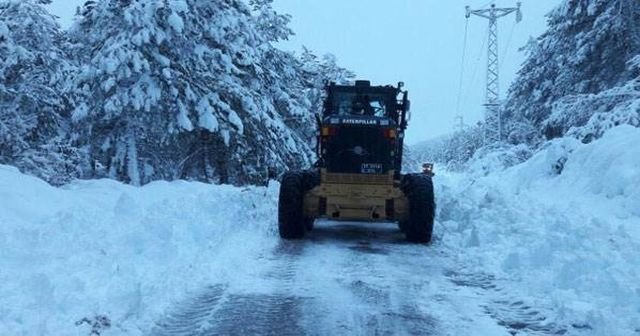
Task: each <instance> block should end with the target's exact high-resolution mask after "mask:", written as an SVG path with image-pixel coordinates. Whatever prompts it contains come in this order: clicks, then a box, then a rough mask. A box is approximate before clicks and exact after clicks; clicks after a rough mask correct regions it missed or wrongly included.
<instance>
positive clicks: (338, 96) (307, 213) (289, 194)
mask: <svg viewBox="0 0 640 336" xmlns="http://www.w3.org/2000/svg"><path fill="white" fill-rule="evenodd" d="M402 87H403V83H398V86H397V87H394V86H371V84H370V82H369V81H363V80H359V81H356V82H355V85H336V84H335V83H329V84H327V85H326V87H325V90H326V98H325V101H324V106H323V111H322V114H321V115H318V116H317V123H318V141H317V155H318V158H319V160H318V162H317V163H316V165H315V167H314V168H312V169H308V170H302V171H289V172H286V173H285V174H284V175H283V177H282V180H281V185H280V195H279V197H280V198H279V201H278V228H279V232H280V237H282V238H284V239H301V238H303V237H304V236H305V233H306V232H307V231H310V230H313V227H314V221H315V220H316V219H318V218H327V219H329V220H336V221H350V222H371V223H378V222H397V223H398V226H399V228H400V230H402V231H403V232H404V233H405V235H406V238H407V240H408V241H410V242H415V243H427V242H429V241H430V240H431V234H432V231H433V221H434V212H435V202H434V193H433V184H432V181H431V178H432V175H433V174H432V169H425V170H424V171H423V172H422V173H416V174H401V167H402V154H403V139H404V132H405V130H406V128H407V123H408V119H409V107H410V102H409V99H408V93H407V91H403V90H402ZM426 166H427V167H430V168H432V165H430V164H427V165H426Z"/></svg>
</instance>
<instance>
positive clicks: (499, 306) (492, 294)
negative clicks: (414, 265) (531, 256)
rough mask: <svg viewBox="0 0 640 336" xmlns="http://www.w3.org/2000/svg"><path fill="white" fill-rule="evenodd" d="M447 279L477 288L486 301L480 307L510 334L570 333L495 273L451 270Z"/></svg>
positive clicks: (550, 314)
mask: <svg viewBox="0 0 640 336" xmlns="http://www.w3.org/2000/svg"><path fill="white" fill-rule="evenodd" d="M445 276H446V277H447V278H448V279H449V281H451V282H452V283H453V284H455V285H456V286H461V287H468V288H475V289H477V291H476V294H477V295H478V296H479V297H481V298H482V299H483V301H486V302H485V303H482V305H481V307H482V308H483V309H484V312H485V313H486V314H487V315H489V316H490V317H491V318H493V319H494V320H496V322H497V324H498V325H500V326H502V327H504V328H505V329H507V332H509V334H511V335H564V334H566V333H567V331H568V329H567V327H564V326H560V325H557V324H556V323H554V322H550V321H548V317H547V316H552V315H554V314H553V312H552V311H550V310H549V309H545V308H544V307H537V308H536V307H533V306H532V305H529V304H527V303H526V302H525V301H524V300H522V299H519V298H517V294H518V293H517V292H516V291H514V290H513V289H512V288H509V287H510V283H509V282H507V281H504V280H500V279H497V278H496V277H495V276H494V275H492V274H484V273H458V272H453V271H449V272H447V273H445ZM576 329H579V328H576Z"/></svg>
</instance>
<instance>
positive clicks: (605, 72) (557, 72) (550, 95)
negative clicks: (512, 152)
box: [504, 0, 640, 141]
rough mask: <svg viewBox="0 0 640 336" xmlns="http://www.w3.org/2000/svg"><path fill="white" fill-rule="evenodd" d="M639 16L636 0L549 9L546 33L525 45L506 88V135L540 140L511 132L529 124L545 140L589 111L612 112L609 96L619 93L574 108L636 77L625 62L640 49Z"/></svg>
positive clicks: (571, 3)
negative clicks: (524, 54)
mask: <svg viewBox="0 0 640 336" xmlns="http://www.w3.org/2000/svg"><path fill="white" fill-rule="evenodd" d="M639 19H640V3H638V2H637V1H633V0H612V1H600V0H585V1H568V0H565V1H564V2H563V3H562V4H561V5H560V6H559V7H558V8H557V9H556V10H554V11H553V12H552V13H551V14H550V15H549V19H548V22H549V29H548V31H547V32H546V33H544V34H543V35H542V36H541V37H540V38H538V40H537V41H536V43H531V44H530V45H529V46H528V47H527V52H528V57H527V61H526V62H525V63H524V65H523V67H522V69H521V70H520V71H519V77H518V78H517V80H516V82H515V83H514V85H512V87H511V90H510V92H509V97H508V100H507V104H506V110H505V114H504V116H505V119H506V120H505V121H506V127H507V129H508V131H509V133H510V134H511V135H512V137H513V138H521V140H520V141H527V140H525V139H530V140H531V139H533V140H532V141H540V138H539V137H537V136H533V137H532V136H530V135H524V136H523V135H519V134H517V133H519V132H520V131H522V130H524V131H525V132H529V131H530V129H531V126H532V127H533V128H535V129H539V130H542V133H543V134H544V135H545V136H546V138H548V139H550V138H555V137H559V136H563V135H564V134H566V133H567V132H568V131H569V129H571V128H572V127H581V126H584V125H585V124H586V123H587V122H589V120H590V118H591V117H592V116H593V114H594V112H596V111H598V110H599V111H600V112H604V113H607V112H610V111H612V110H613V109H614V107H615V106H616V105H617V104H612V103H611V100H612V99H613V100H616V99H618V100H620V99H622V101H624V100H625V98H623V97H621V96H620V95H617V97H616V98H613V97H612V96H608V97H602V96H601V97H602V98H604V99H602V100H600V103H597V105H599V107H595V106H593V105H591V106H590V108H585V109H578V108H576V107H578V106H580V104H581V103H580V102H581V101H583V100H584V99H585V98H588V97H591V96H592V95H599V94H600V93H601V92H603V91H607V90H611V89H613V88H615V87H625V86H628V84H627V83H629V82H630V81H633V80H635V78H637V77H638V75H639V74H640V72H639V71H638V69H637V67H633V66H630V64H629V62H630V61H631V60H632V59H634V57H635V56H636V55H638V54H639V53H640V38H639V37H640V34H639V32H640V30H639V29H638V23H637V22H638V20H639ZM615 91H616V92H619V91H620V90H615ZM622 101H618V102H619V103H621V102H622ZM593 103H594V101H593V100H592V101H591V104H593ZM576 104H577V105H576ZM572 106H573V107H572ZM583 107H584V106H583ZM523 125H525V126H526V127H524V128H523V127H522V126H523ZM535 139H537V140H535Z"/></svg>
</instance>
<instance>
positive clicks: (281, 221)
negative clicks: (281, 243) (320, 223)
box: [278, 172, 307, 239]
mask: <svg viewBox="0 0 640 336" xmlns="http://www.w3.org/2000/svg"><path fill="white" fill-rule="evenodd" d="M303 180H304V176H303V174H302V173H300V172H288V173H285V174H284V176H283V177H282V182H281V184H280V197H279V199H278V231H279V233H280V237H281V238H284V239H301V238H303V237H304V233H305V229H306V227H305V226H306V225H307V221H306V219H305V217H304V213H303V197H304V181H303Z"/></svg>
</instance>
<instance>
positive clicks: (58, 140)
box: [0, 0, 79, 184]
mask: <svg viewBox="0 0 640 336" xmlns="http://www.w3.org/2000/svg"><path fill="white" fill-rule="evenodd" d="M49 2H50V1H48V0H23V1H0V163H2V164H11V165H14V166H17V167H18V168H20V169H22V170H23V171H25V172H28V173H31V174H35V175H38V176H40V177H42V178H44V179H46V180H48V181H49V182H51V183H54V184H60V183H64V182H66V181H68V180H69V179H70V178H72V177H74V176H77V173H78V172H77V171H76V165H77V162H78V160H79V154H78V152H77V151H76V150H75V149H74V148H73V147H72V146H70V144H69V140H68V138H67V133H68V123H67V118H66V117H67V101H66V97H65V96H64V95H63V94H62V93H61V92H62V91H63V90H62V87H63V85H64V78H65V74H66V72H68V71H70V69H71V65H70V64H69V62H68V61H67V59H68V55H67V53H66V51H65V44H66V41H65V36H64V34H63V32H62V30H61V29H60V27H59V25H58V23H57V22H56V19H55V18H54V17H53V16H52V15H51V14H49V12H48V11H47V10H46V9H45V8H44V7H43V5H44V4H48V3H49Z"/></svg>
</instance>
